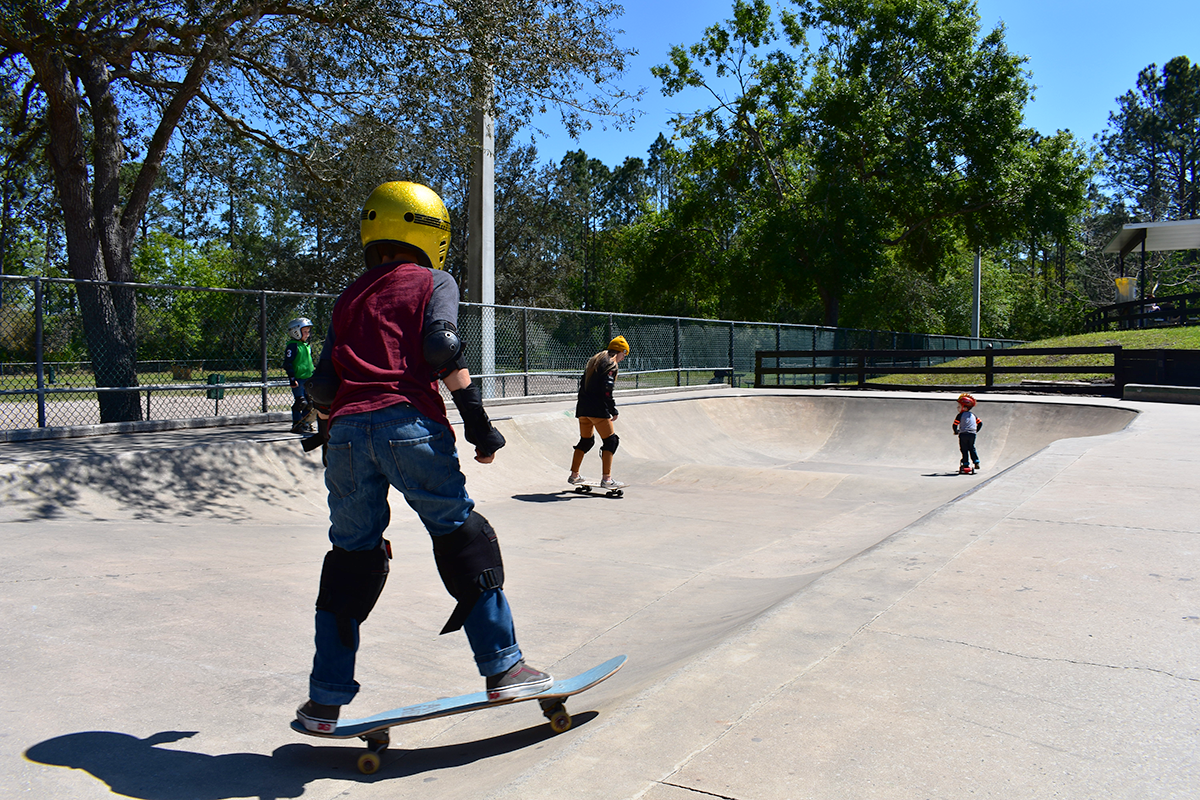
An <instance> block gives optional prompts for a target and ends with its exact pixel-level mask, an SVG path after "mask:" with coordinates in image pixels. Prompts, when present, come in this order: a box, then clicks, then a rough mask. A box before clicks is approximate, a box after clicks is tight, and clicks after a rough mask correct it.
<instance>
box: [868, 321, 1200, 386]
mask: <svg viewBox="0 0 1200 800" xmlns="http://www.w3.org/2000/svg"><path fill="white" fill-rule="evenodd" d="M1117 345H1119V346H1121V347H1124V348H1126V349H1128V350H1200V327H1187V328H1151V329H1148V330H1138V331H1109V332H1106V333H1083V334H1079V335H1077V336H1059V337H1056V338H1054V339H1044V340H1042V341H1038V342H1028V343H1026V344H1025V345H1023V346H1024V347H1031V348H1032V347H1113V346H1117ZM1006 352H1008V351H1007V350H997V351H996V357H995V364H996V366H1003V367H1028V371H1027V372H1020V373H1004V374H1003V375H998V376H996V383H997V384H1000V383H1006V384H1009V383H1020V382H1021V381H1023V380H1034V381H1096V380H1103V379H1105V378H1111V377H1112V373H1111V372H1095V373H1086V372H1085V373H1071V374H1066V375H1063V374H1058V373H1050V372H1039V371H1038V367H1039V366H1079V367H1086V366H1097V367H1107V368H1111V367H1112V357H1111V356H1109V355H1105V354H1098V355H1061V356H1020V355H1003V353H1006ZM941 366H945V367H975V366H978V367H982V366H983V359H982V358H978V357H973V358H959V359H955V360H954V361H948V362H946V363H945V364H942V365H941ZM983 382H984V375H983V373H982V372H980V373H979V374H977V375H976V374H970V373H964V374H961V375H936V374H935V375H881V376H879V377H876V378H872V379H871V383H881V384H892V385H901V386H904V385H907V386H946V385H953V384H957V385H970V386H978V385H982V384H983Z"/></svg>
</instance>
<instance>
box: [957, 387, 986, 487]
mask: <svg viewBox="0 0 1200 800" xmlns="http://www.w3.org/2000/svg"><path fill="white" fill-rule="evenodd" d="M973 408H975V398H974V397H971V395H969V394H961V395H959V396H958V416H956V417H955V418H954V433H955V434H956V435H957V436H958V449H959V451H960V452H961V453H962V462H961V463H960V464H959V467H958V471H959V472H960V473H961V474H964V475H971V474H973V473H974V472H976V471H978V470H979V454H978V453H976V452H975V434H977V433H978V432H979V429H980V428H982V427H983V421H982V420H981V419H979V417H977V416H976V415H975V412H974V411H972V410H971V409H973Z"/></svg>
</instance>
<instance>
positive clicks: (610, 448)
mask: <svg viewBox="0 0 1200 800" xmlns="http://www.w3.org/2000/svg"><path fill="white" fill-rule="evenodd" d="M600 441H601V442H602V443H603V444H601V445H600V452H601V453H615V452H617V445H619V444H620V443H621V437H620V436H617V435H616V434H615V433H614V434H613V435H612V436H605V437H604V438H603V439H601V440H600Z"/></svg>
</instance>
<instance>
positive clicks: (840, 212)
mask: <svg viewBox="0 0 1200 800" xmlns="http://www.w3.org/2000/svg"><path fill="white" fill-rule="evenodd" d="M793 5H794V6H795V9H796V10H795V11H787V10H784V11H781V12H780V13H779V16H778V22H776V21H775V17H774V13H773V11H772V9H771V7H770V5H769V4H768V3H767V2H765V0H753V2H746V1H745V0H737V2H735V3H734V7H733V15H732V17H731V19H729V20H728V21H727V22H725V23H724V24H721V25H714V26H712V27H710V28H709V29H708V30H706V31H705V34H704V37H703V38H702V40H701V41H700V42H698V43H697V44H695V45H692V46H691V47H690V48H687V49H685V48H682V47H676V48H674V49H672V51H671V54H670V62H669V63H668V64H665V65H662V66H659V67H657V68H655V70H654V73H655V75H656V76H658V77H659V78H660V79H661V80H662V82H663V91H664V93H666V94H668V95H671V94H677V93H679V92H681V91H683V90H684V89H686V88H697V89H704V90H706V91H707V92H708V93H710V95H711V96H712V97H714V98H715V99H716V102H715V103H714V105H713V106H712V107H710V108H708V109H702V110H700V111H699V112H697V113H695V114H692V115H683V116H681V117H680V118H679V119H678V120H677V123H676V124H677V127H678V130H679V133H680V135H681V136H682V137H684V138H686V139H687V140H689V142H690V146H689V147H688V149H687V150H685V151H684V152H683V153H682V154H681V157H680V163H681V165H682V169H681V171H682V173H683V175H682V176H680V178H679V179H677V184H676V185H677V187H678V188H679V192H678V194H677V197H678V199H677V200H676V201H675V204H678V205H679V206H680V207H679V209H678V211H677V209H676V207H675V204H673V206H672V208H671V209H670V211H671V217H670V218H669V219H667V220H666V225H665V226H659V227H657V228H654V229H653V230H652V231H650V233H652V234H653V235H652V236H648V237H645V241H646V242H647V243H648V244H650V245H651V247H652V249H651V250H650V257H649V258H647V259H646V261H647V262H649V263H651V264H655V265H662V264H668V263H670V264H675V263H683V264H686V265H687V266H686V270H687V272H688V273H689V274H690V275H691V277H692V280H691V281H690V283H692V284H693V285H695V286H699V287H708V288H711V289H712V290H713V294H712V296H711V297H710V298H709V299H710V301H713V300H718V299H719V300H720V302H721V303H722V305H725V306H728V305H729V301H728V299H727V297H728V296H727V294H726V292H727V291H728V289H729V288H730V287H729V285H728V284H726V283H723V282H722V280H721V277H720V275H719V273H721V272H722V270H725V271H728V270H731V269H738V270H740V271H742V272H743V273H744V274H746V276H747V278H749V279H750V280H747V281H746V282H745V283H737V284H734V286H735V292H738V293H741V292H743V291H744V287H745V285H746V284H748V283H750V282H751V281H752V280H756V282H757V284H758V285H759V286H761V285H763V282H764V281H765V285H766V286H767V287H769V289H768V293H769V294H776V293H778V294H777V295H776V296H775V298H774V302H771V303H769V304H768V305H766V306H758V312H759V313H758V315H756V316H755V317H754V318H764V317H765V315H767V314H770V313H771V312H772V311H775V310H777V309H781V308H785V307H786V308H791V309H803V308H806V307H808V306H809V305H810V302H811V298H812V296H813V294H814V293H815V294H816V295H817V296H818V297H819V298H820V301H821V304H822V307H823V317H822V321H823V322H824V323H825V324H827V325H834V324H837V322H838V319H839V313H840V310H841V308H840V307H841V303H842V301H843V299H844V298H847V297H848V296H849V295H851V294H852V293H854V292H857V291H860V290H861V289H863V287H867V288H868V291H870V287H875V288H876V289H877V290H879V291H882V292H884V293H887V292H886V290H885V289H883V285H884V284H885V283H886V280H887V278H888V277H889V276H890V277H891V278H894V279H897V280H899V281H900V284H899V287H898V288H900V290H901V293H902V294H906V295H907V296H909V297H910V298H912V299H913V300H914V301H916V302H917V305H914V307H913V308H912V309H910V311H909V312H906V314H902V315H900V316H899V317H897V316H896V315H895V314H889V315H886V316H889V317H891V318H892V319H907V320H909V321H911V322H912V323H914V324H920V323H925V324H935V325H936V324H938V322H939V317H940V316H941V315H940V314H939V313H938V312H937V311H936V309H934V308H932V307H931V305H930V302H929V299H928V293H927V291H928V290H929V289H930V288H931V287H933V286H936V285H937V283H938V280H939V274H940V272H941V270H942V269H944V267H945V266H946V265H947V264H948V263H950V262H951V261H952V260H953V259H955V258H957V257H958V256H959V255H960V254H961V253H962V252H963V251H964V249H973V248H974V247H975V246H980V245H991V244H996V243H999V242H1002V241H1005V240H1006V239H1007V238H1011V237H1012V236H1014V235H1017V236H1022V235H1024V234H1025V233H1026V232H1027V231H1028V230H1030V229H1031V227H1035V226H1036V228H1037V230H1038V232H1039V235H1040V234H1042V233H1045V234H1047V235H1049V234H1058V233H1060V232H1061V231H1063V230H1064V229H1065V228H1066V227H1068V222H1069V220H1070V219H1071V218H1072V216H1073V215H1074V214H1075V213H1077V212H1078V209H1079V208H1080V207H1081V206H1082V203H1083V199H1082V198H1083V194H1084V192H1085V190H1086V186H1087V181H1088V173H1087V170H1086V166H1085V164H1086V161H1087V159H1086V158H1085V157H1084V155H1083V153H1082V151H1081V149H1080V148H1079V147H1078V146H1077V145H1076V144H1075V143H1074V141H1073V139H1071V137H1070V136H1069V134H1060V135H1058V136H1056V137H1051V138H1050V139H1049V140H1045V141H1043V140H1041V139H1040V138H1039V137H1037V136H1036V135H1034V134H1032V132H1030V131H1027V130H1025V129H1023V128H1022V127H1021V118H1022V107H1023V105H1024V103H1025V101H1026V100H1027V99H1028V97H1029V93H1030V87H1029V84H1028V82H1027V80H1026V74H1025V71H1024V69H1023V67H1022V59H1021V58H1019V57H1017V56H1015V55H1013V54H1011V53H1010V52H1009V51H1008V49H1007V47H1006V46H1005V43H1004V35H1003V29H1002V28H998V29H996V30H994V31H991V32H990V33H987V34H986V35H983V36H982V37H981V36H980V35H979V34H980V32H979V28H978V15H977V14H976V13H975V9H974V4H973V2H971V1H970V0H945V1H944V2H933V3H931V2H922V1H919V0H897V2H890V3H877V2H863V1H862V0H823V1H822V2H815V1H810V0H796V2H794V4H793ZM810 42H815V43H817V44H815V45H813V44H810ZM772 47H777V48H778V49H773V50H772V49H769V48H772ZM669 228H673V229H674V230H667V229H669ZM701 233H703V234H706V235H707V236H708V237H709V239H710V242H709V243H708V246H707V248H706V250H707V252H706V253H705V255H706V256H707V255H711V256H712V258H710V259H708V261H707V264H705V263H704V262H703V261H702V260H701V259H700V257H698V256H697V255H696V253H697V251H698V249H699V248H698V247H697V244H698V242H697V241H696V237H697V235H699V234H701ZM627 257H628V258H630V259H631V260H634V261H635V263H636V258H635V257H634V256H633V255H632V254H629V255H627ZM750 265H755V266H756V267H761V270H762V273H763V274H761V275H759V274H756V273H757V272H758V270H756V269H755V268H754V267H751V266H750ZM699 273H705V275H704V277H705V278H708V280H701V275H700V274H699ZM876 273H879V275H878V278H877V276H876ZM922 276H924V277H922ZM635 283H636V282H635ZM642 283H647V284H650V285H652V286H653V285H654V283H655V282H654V280H648V281H642ZM918 296H919V299H918ZM747 299H749V298H747ZM758 299H759V300H761V299H762V298H761V297H760V298H758ZM850 304H851V305H852V306H855V308H854V310H853V313H852V316H857V317H858V318H866V317H868V316H870V313H869V312H868V311H867V306H869V303H864V302H861V301H851V303H850ZM691 305H692V306H693V307H700V306H701V305H702V304H700V303H692V304H691Z"/></svg>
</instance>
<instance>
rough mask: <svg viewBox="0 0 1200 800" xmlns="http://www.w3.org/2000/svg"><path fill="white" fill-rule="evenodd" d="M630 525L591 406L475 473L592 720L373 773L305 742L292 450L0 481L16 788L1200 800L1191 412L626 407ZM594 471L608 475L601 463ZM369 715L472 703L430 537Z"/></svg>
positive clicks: (317, 477) (620, 458)
mask: <svg viewBox="0 0 1200 800" xmlns="http://www.w3.org/2000/svg"><path fill="white" fill-rule="evenodd" d="M619 403H620V408H621V412H622V413H621V416H620V419H619V421H618V430H619V432H620V435H621V445H620V450H619V451H618V453H617V469H616V476H617V477H618V478H619V479H621V480H624V481H626V482H628V483H630V484H631V485H630V487H629V488H628V489H627V490H626V493H625V496H624V497H623V498H620V499H612V498H606V497H604V496H599V495H591V496H585V495H579V494H576V493H574V492H573V491H571V490H570V488H569V487H568V486H567V485H566V483H565V478H566V474H567V467H568V465H569V460H570V454H571V446H572V444H573V443H574V442H575V441H576V439H577V438H578V432H577V429H576V427H575V421H574V419H573V413H572V407H573V403H571V402H570V401H569V400H566V399H563V400H557V401H551V402H543V403H527V404H513V405H493V406H491V413H492V416H493V418H494V419H495V420H496V421H497V426H498V427H499V428H500V429H501V430H502V431H503V432H504V434H505V436H506V437H507V438H508V442H509V444H508V447H506V448H505V449H504V450H502V451H501V452H500V453H499V455H498V457H497V460H496V462H495V463H494V464H492V465H488V466H484V465H479V464H476V463H474V462H473V461H470V460H467V461H464V464H463V466H464V470H465V471H466V472H467V474H468V486H469V488H470V489H471V492H472V495H473V496H474V497H475V498H476V499H477V501H478V503H479V510H480V511H481V512H482V513H484V514H485V515H486V516H487V517H488V518H489V519H490V520H491V521H492V523H493V525H494V526H495V527H496V529H497V530H498V531H499V534H500V537H501V543H502V547H503V549H504V554H505V562H506V573H507V584H506V591H507V592H508V594H509V597H510V599H511V601H512V604H513V606H514V610H515V614H516V618H517V625H518V634H519V636H520V639H521V642H522V646H523V647H524V649H525V652H526V655H527V656H528V658H529V659H530V661H531V662H532V663H534V664H535V665H537V666H541V667H543V668H549V669H551V670H552V671H553V672H555V673H557V674H560V675H569V674H573V673H574V672H577V671H579V670H581V669H583V668H586V667H588V666H591V665H592V664H594V663H598V662H599V661H602V660H604V659H606V658H608V657H610V656H612V655H615V654H618V653H626V654H628V655H629V663H628V664H627V665H626V666H625V668H624V669H623V670H622V671H621V672H619V673H618V674H617V675H616V676H614V677H613V678H612V679H610V680H609V681H607V682H606V683H604V684H601V685H600V686H598V687H596V688H595V689H593V690H591V691H589V692H587V693H585V694H583V695H580V696H578V697H576V698H573V699H572V700H571V701H569V703H568V708H569V709H570V710H571V711H572V713H573V714H574V715H575V717H576V725H575V727H574V728H573V729H572V730H570V731H568V732H567V733H565V734H562V735H560V736H553V735H552V734H550V732H549V728H548V726H547V725H546V724H545V721H544V720H543V718H542V717H541V715H540V713H539V712H538V710H537V708H536V706H534V705H533V704H517V705H514V706H510V707H506V708H501V709H496V710H492V711H484V712H477V713H475V714H471V715H466V716H459V717H451V718H445V719H442V720H435V721H431V722H426V723H421V724H418V725H412V726H407V727H404V728H398V729H396V730H395V731H394V736H393V740H394V743H395V744H394V747H393V749H392V750H390V751H388V753H386V754H385V757H384V761H383V767H382V768H381V770H380V771H379V773H378V774H376V775H373V776H370V777H364V776H361V775H359V774H358V773H357V772H356V771H355V768H354V760H355V758H356V756H357V755H358V753H359V752H360V750H359V749H358V747H357V746H356V745H355V744H354V743H349V742H330V743H328V744H326V743H324V742H320V741H317V740H314V739H311V738H306V737H302V736H297V735H295V734H294V733H293V732H292V731H290V730H289V729H288V727H287V722H288V720H289V719H290V717H291V714H292V711H293V709H294V707H295V706H296V705H297V704H299V702H301V701H302V700H303V697H304V692H305V688H306V676H307V671H308V664H309V660H310V659H311V645H310V629H311V614H312V603H313V600H314V598H315V594H316V583H317V577H318V574H319V570H320V563H321V558H322V556H323V554H324V551H325V550H326V549H327V540H326V539H325V530H326V525H327V523H326V519H325V498H324V488H323V485H322V481H321V469H320V463H319V459H318V457H316V455H315V454H313V455H305V454H303V453H302V452H301V451H300V448H299V446H298V443H297V437H294V436H292V435H290V434H288V433H286V426H285V425H274V426H270V427H265V426H258V427H250V428H244V429H238V430H235V429H224V430H219V431H211V430H210V431H178V432H169V433H158V434H139V435H136V436H107V437H97V438H94V439H84V440H68V441H61V442H31V443H26V444H15V443H10V444H5V445H0V502H2V504H3V505H2V507H0V543H2V544H3V549H2V550H0V580H3V582H4V584H5V590H4V593H3V595H2V599H0V609H3V617H2V619H3V621H4V628H5V633H6V635H5V637H4V641H3V642H2V643H0V658H2V659H3V662H4V664H5V667H6V669H5V673H6V675H7V677H8V680H7V681H5V684H4V687H3V689H0V708H3V710H4V712H5V716H4V719H5V723H4V726H3V729H2V730H3V732H4V737H3V741H2V743H0V747H2V748H3V754H4V755H5V756H6V758H4V760H3V766H0V786H3V787H4V788H6V789H7V790H9V791H8V793H12V794H15V793H17V792H22V793H25V795H26V796H32V797H80V798H91V797H106V796H112V794H113V793H118V794H121V795H125V796H130V797H139V798H156V799H157V798H181V799H182V798H194V797H204V798H209V797H211V798H226V797H261V798H268V797H270V798H276V797H299V796H301V795H303V796H304V797H306V798H307V797H316V798H334V797H349V798H375V797H379V798H382V797H389V798H391V797H421V798H459V797H462V798H468V797H470V798H478V797H497V798H498V797H511V798H541V797H546V798H551V797H553V798H561V797H564V796H566V797H572V798H576V797H579V798H605V799H607V798H636V797H644V798H653V799H654V800H677V799H678V798H688V797H697V798H699V797H714V796H715V797H726V798H737V800H743V799H745V800H749V799H750V798H831V797H854V798H873V797H879V798H893V797H894V798H909V797H965V796H982V797H1004V798H1011V797H1022V798H1025V797H1029V798H1041V797H1047V798H1049V797H1096V796H1105V797H1121V798H1126V797H1127V798H1134V797H1138V798H1140V797H1176V796H1177V797H1185V796H1190V793H1191V792H1192V791H1194V787H1195V786H1196V785H1200V765H1198V758H1197V755H1196V753H1197V752H1200V747H1198V746H1197V745H1198V744H1200V741H1198V739H1200V736H1198V727H1200V723H1197V722H1196V720H1197V719H1200V714H1198V713H1197V712H1198V711H1200V707H1198V706H1200V702H1198V700H1200V690H1198V687H1200V672H1197V666H1196V665H1197V664H1200V658H1198V656H1200V587H1198V586H1197V582H1196V578H1197V572H1198V571H1200V570H1198V569H1197V564H1198V559H1197V544H1196V543H1197V541H1198V539H1197V534H1198V533H1200V523H1198V521H1197V520H1198V515H1197V514H1196V512H1195V509H1194V505H1195V498H1196V496H1197V495H1196V489H1197V483H1200V478H1198V477H1197V474H1198V472H1200V471H1198V469H1197V466H1198V464H1197V462H1198V461H1200V456H1197V455H1196V453H1197V448H1196V446H1195V445H1196V439H1197V433H1196V431H1197V430H1200V424H1198V423H1200V408H1197V407H1195V406H1182V405H1168V404H1162V403H1131V402H1124V401H1114V400H1100V399H1067V400H1063V399H1053V398H1025V397H1000V396H995V397H989V396H985V397H983V398H982V402H981V403H980V406H979V409H978V411H979V415H980V416H981V417H982V418H983V420H984V427H983V430H982V432H981V435H980V437H979V451H980V455H981V456H982V458H983V466H984V469H983V471H982V473H981V474H979V475H977V476H959V475H957V474H955V467H956V465H957V462H958V452H957V441H956V439H955V437H954V436H953V435H952V433H951V426H950V422H951V420H952V419H953V416H954V410H955V409H954V402H953V397H952V396H951V395H936V396H930V395H911V394H898V393H897V394H888V393H869V392H868V393H859V392H846V393H821V392H770V391H752V390H731V389H723V390H722V389H714V390H710V391H700V392H697V391H686V392H678V393H675V392H671V393H666V394H645V395H637V396H629V397H623V398H620V399H619ZM587 464H588V467H587V469H585V472H587V473H589V474H592V475H593V476H598V467H599V459H598V458H597V457H596V454H595V452H593V453H592V454H591V455H590V456H589V459H588V462H587ZM389 536H390V538H391V539H392V542H393V546H394V550H395V554H396V560H395V562H394V566H393V573H392V577H391V579H390V581H389V584H388V586H387V588H386V590H385V592H384V595H383V598H382V599H381V601H380V604H379V605H378V606H377V607H376V610H375V611H374V613H373V614H372V617H371V619H370V620H369V621H368V623H367V624H366V626H365V627H364V642H365V644H364V648H363V652H362V657H361V669H360V674H359V680H360V681H361V682H362V684H363V691H362V693H361V695H360V696H359V698H358V699H357V700H356V701H355V702H354V703H353V704H352V705H351V706H349V707H348V708H347V709H346V710H345V714H346V715H347V716H355V715H365V714H369V713H374V712H376V711H380V710H383V709H385V708H389V707H393V706H398V705H403V704H407V703H411V702H416V701H419V700H425V699H429V698H432V697H438V696H446V695H451V694H458V693H462V692H467V691H474V690H477V689H478V688H480V686H481V679H480V678H479V677H478V676H477V675H476V674H474V670H473V667H472V664H471V660H470V656H469V650H468V648H467V646H466V642H465V640H464V639H463V638H462V636H461V635H450V636H442V637H439V636H438V635H437V631H438V630H439V628H440V626H441V624H442V623H443V622H444V620H445V617H446V615H447V614H448V613H449V610H450V608H451V607H452V605H453V602H452V601H451V600H450V598H449V597H448V596H447V595H446V594H445V591H444V589H443V588H442V586H441V583H440V581H439V579H438V577H437V573H436V570H435V568H434V565H433V559H432V557H431V554H430V550H429V543H428V538H427V537H426V536H425V534H424V532H423V531H422V530H421V528H420V526H419V524H418V523H417V521H416V519H415V517H414V516H413V515H412V513H411V512H410V511H408V510H407V509H406V508H405V507H404V505H403V503H402V502H398V503H397V504H396V506H395V507H394V508H393V523H392V527H391V529H390V532H389Z"/></svg>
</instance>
